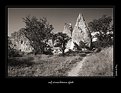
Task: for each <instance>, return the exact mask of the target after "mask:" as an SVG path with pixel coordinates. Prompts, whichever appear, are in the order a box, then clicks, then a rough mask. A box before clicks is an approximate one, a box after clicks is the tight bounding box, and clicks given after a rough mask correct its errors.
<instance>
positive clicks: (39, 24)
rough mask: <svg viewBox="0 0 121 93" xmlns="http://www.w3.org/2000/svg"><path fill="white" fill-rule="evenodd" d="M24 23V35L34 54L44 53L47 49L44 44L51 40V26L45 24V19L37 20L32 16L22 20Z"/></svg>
mask: <svg viewBox="0 0 121 93" xmlns="http://www.w3.org/2000/svg"><path fill="white" fill-rule="evenodd" d="M23 21H24V22H25V24H26V26H25V35H26V37H27V38H28V39H29V40H30V44H31V46H32V47H33V48H34V52H35V54H37V53H39V52H40V53H44V50H45V48H46V47H47V44H46V42H48V40H49V39H50V38H52V33H51V31H52V30H53V29H54V28H53V26H52V25H50V24H49V23H47V19H46V18H44V17H43V18H40V19H39V20H38V19H37V18H36V17H35V16H33V17H31V18H30V16H28V17H25V18H23Z"/></svg>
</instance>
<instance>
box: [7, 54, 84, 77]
mask: <svg viewBox="0 0 121 93" xmlns="http://www.w3.org/2000/svg"><path fill="white" fill-rule="evenodd" d="M80 60H82V57H80V56H65V57H62V56H49V55H36V56H34V55H30V56H26V57H17V58H12V59H9V62H8V63H9V64H8V76H66V75H67V72H68V71H69V70H70V69H71V68H72V67H73V66H74V65H75V64H76V63H77V62H79V61H80Z"/></svg>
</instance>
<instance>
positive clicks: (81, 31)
mask: <svg viewBox="0 0 121 93" xmlns="http://www.w3.org/2000/svg"><path fill="white" fill-rule="evenodd" d="M80 41H83V42H84V43H86V46H88V47H91V34H90V31H89V29H88V27H87V25H86V22H85V20H84V17H83V15H82V14H79V16H78V18H77V21H76V24H75V26H74V29H73V32H72V43H71V49H73V48H74V43H76V44H77V45H79V42H80Z"/></svg>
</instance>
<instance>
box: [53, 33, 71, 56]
mask: <svg viewBox="0 0 121 93" xmlns="http://www.w3.org/2000/svg"><path fill="white" fill-rule="evenodd" d="M53 38H54V40H56V44H55V47H60V49H61V51H62V55H63V56H64V55H65V49H66V45H67V42H68V41H69V40H70V39H71V38H70V37H69V36H68V35H67V34H65V33H62V32H58V33H57V34H55V35H54V36H53Z"/></svg>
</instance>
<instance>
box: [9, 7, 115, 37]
mask: <svg viewBox="0 0 121 93" xmlns="http://www.w3.org/2000/svg"><path fill="white" fill-rule="evenodd" d="M79 13H82V14H83V16H84V19H85V21H86V23H89V22H90V21H92V20H94V19H98V18H100V17H101V16H102V15H104V14H105V15H108V16H111V17H112V18H113V8H8V35H9V36H10V35H11V33H13V32H15V31H19V29H20V28H24V27H25V23H24V22H23V19H22V18H25V17H26V16H31V17H32V16H36V17H37V18H38V19H39V18H43V17H46V18H47V21H48V22H49V24H52V25H53V27H54V29H53V32H60V31H63V29H64V24H65V23H72V26H73V27H74V25H75V24H76V19H77V17H78V15H79Z"/></svg>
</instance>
